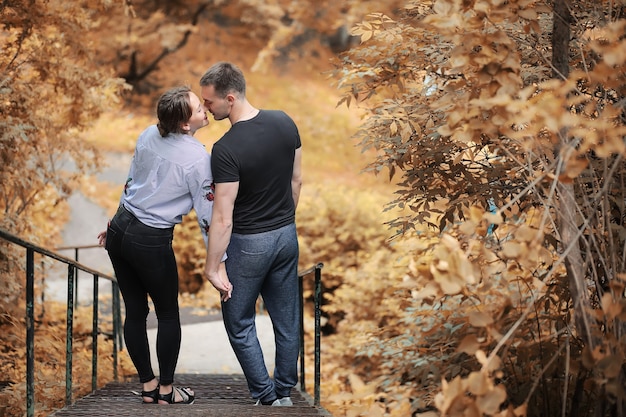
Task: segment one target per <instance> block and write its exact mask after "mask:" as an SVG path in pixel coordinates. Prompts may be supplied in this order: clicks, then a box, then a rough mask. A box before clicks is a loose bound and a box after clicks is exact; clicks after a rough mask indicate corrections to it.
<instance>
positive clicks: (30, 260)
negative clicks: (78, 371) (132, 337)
mask: <svg viewBox="0 0 626 417" xmlns="http://www.w3.org/2000/svg"><path fill="white" fill-rule="evenodd" d="M0 238H1V239H4V240H7V241H9V242H11V243H13V244H16V245H18V246H21V247H23V248H25V249H26V415H27V416H28V417H33V416H34V415H35V317H34V299H35V297H34V283H35V263H34V258H35V252H37V253H39V254H40V255H43V256H46V257H48V258H52V259H54V260H56V261H58V262H61V263H64V264H66V265H67V270H68V273H67V285H68V287H67V319H66V320H67V326H66V351H65V354H66V361H65V404H66V405H70V404H71V402H72V347H73V338H72V336H73V335H72V333H73V320H74V290H75V287H74V284H75V277H76V276H77V271H78V270H81V271H84V272H86V273H88V274H92V275H93V321H92V333H91V337H92V375H91V387H92V390H93V391H95V390H96V389H97V378H98V307H99V306H98V280H99V278H103V279H107V280H109V281H111V284H112V296H113V301H112V304H113V305H112V316H113V377H114V379H115V381H117V380H118V369H117V368H118V357H117V352H118V350H119V348H120V346H121V343H119V341H120V340H121V332H120V328H121V326H120V323H121V319H120V296H119V287H118V285H117V280H116V279H115V278H114V277H111V276H108V275H106V274H104V273H102V272H99V271H96V270H94V269H91V268H89V267H87V266H84V265H81V264H80V263H78V262H77V261H75V260H72V259H69V258H66V257H64V256H61V255H59V254H58V253H55V252H53V251H50V250H48V249H45V248H42V247H40V246H37V245H34V244H32V243H30V242H28V241H26V240H23V239H21V238H19V237H17V236H15V235H13V234H11V233H9V232H7V231H6V230H3V229H1V228H0Z"/></svg>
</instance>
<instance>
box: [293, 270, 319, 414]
mask: <svg viewBox="0 0 626 417" xmlns="http://www.w3.org/2000/svg"><path fill="white" fill-rule="evenodd" d="M323 267H324V264H323V263H318V264H316V265H314V266H312V267H311V268H309V269H307V270H305V271H302V272H298V278H299V286H300V390H302V391H303V392H307V391H306V382H305V367H304V357H305V355H304V353H305V352H304V285H303V281H304V277H305V276H306V275H309V274H311V273H312V272H315V288H314V291H313V299H314V304H315V317H314V321H315V351H314V369H315V373H314V399H313V404H314V405H315V406H316V407H319V406H320V379H321V334H322V331H321V325H320V324H321V308H320V306H321V302H322V268H323Z"/></svg>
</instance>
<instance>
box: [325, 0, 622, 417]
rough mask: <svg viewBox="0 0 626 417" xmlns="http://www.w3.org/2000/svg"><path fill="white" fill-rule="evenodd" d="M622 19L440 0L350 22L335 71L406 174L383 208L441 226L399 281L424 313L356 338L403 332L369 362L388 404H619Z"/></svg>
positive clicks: (543, 407)
mask: <svg viewBox="0 0 626 417" xmlns="http://www.w3.org/2000/svg"><path fill="white" fill-rule="evenodd" d="M624 27H626V19H625V16H624V9H623V7H622V6H619V7H618V6H615V5H614V4H613V3H611V2H584V1H581V2H567V1H554V2H552V3H551V4H546V3H544V2H542V1H534V0H514V1H506V2H503V1H498V0H476V1H471V2H461V1H455V0H438V1H435V2H424V1H409V2H407V4H406V6H405V14H404V15H403V16H402V17H401V18H398V19H392V18H390V17H389V16H387V15H385V14H383V13H379V14H371V15H370V16H369V17H368V18H367V19H366V20H365V21H363V22H361V23H359V24H357V25H356V27H355V28H354V30H353V32H352V33H353V34H355V35H359V36H360V37H361V42H362V43H361V45H360V47H357V48H354V49H353V50H351V51H349V52H348V53H346V54H345V55H344V56H343V57H342V61H341V62H340V63H339V65H338V69H337V71H336V74H335V75H336V77H337V80H338V85H339V87H340V88H341V89H343V91H344V92H345V95H344V96H343V98H342V100H341V103H344V104H347V105H358V106H360V107H362V108H363V109H365V110H367V111H368V114H369V117H368V118H367V120H366V122H365V123H364V125H363V127H362V130H361V131H360V133H359V134H358V138H360V140H361V145H362V147H363V148H364V149H375V150H377V151H378V155H379V156H378V158H377V159H376V160H375V161H373V162H372V163H371V164H370V165H369V167H368V170H371V171H373V172H377V173H378V172H382V171H388V172H389V176H390V178H392V179H396V180H397V178H399V183H398V198H397V199H396V200H395V201H393V202H391V204H390V208H401V209H403V210H405V211H408V212H409V213H410V214H408V215H406V216H401V217H398V218H397V219H395V220H393V221H391V222H389V225H390V226H391V227H392V230H394V231H395V233H396V234H397V236H398V239H400V236H405V237H406V236H411V235H413V234H414V233H413V231H417V232H419V233H421V234H422V236H423V235H424V234H428V233H429V232H430V233H432V232H436V233H438V234H439V236H440V238H439V239H437V240H436V241H434V242H433V241H428V244H425V245H417V246H414V245H413V246H411V247H412V248H414V249H413V250H414V252H413V253H412V255H413V258H414V261H412V262H410V263H408V264H407V275H406V276H405V279H404V280H403V282H402V286H401V287H400V288H398V296H399V297H405V299H406V302H407V303H408V306H407V307H406V309H405V311H404V313H403V315H402V318H401V319H400V320H401V321H402V322H403V323H415V325H408V326H407V333H406V334H400V333H399V332H398V334H389V333H385V332H383V330H382V329H381V331H380V332H379V333H378V334H377V335H378V336H379V337H386V340H385V341H384V342H381V343H379V344H378V347H377V348H375V349H373V350H372V348H369V349H364V350H363V351H362V355H367V357H370V358H378V360H380V358H384V357H385V355H386V353H387V352H388V351H397V346H407V348H406V349H407V352H406V356H405V358H406V360H402V359H400V357H397V359H395V360H391V364H392V365H393V366H392V365H391V364H389V362H388V365H387V366H386V367H385V369H394V372H393V373H390V374H384V373H376V372H371V369H377V368H376V367H375V366H374V365H372V367H369V368H367V369H369V370H370V372H368V374H367V377H368V379H369V380H370V381H372V383H373V384H376V385H377V386H378V388H379V391H380V392H383V393H385V394H386V396H385V398H387V400H386V402H385V403H384V404H383V405H382V408H383V410H384V411H385V412H387V413H389V415H401V414H394V412H396V413H397V412H398V410H404V409H405V408H404V407H405V405H406V404H407V401H408V402H409V404H410V408H411V410H412V412H416V411H424V410H429V409H430V410H434V409H436V410H438V413H439V414H441V415H446V416H457V415H459V416H460V415H468V414H467V413H470V414H471V415H494V416H495V415H498V416H500V415H501V416H513V415H515V416H518V415H533V416H534V415H581V416H582V415H596V416H600V415H622V414H623V412H624V402H623V396H622V394H621V392H622V389H621V387H622V383H621V382H620V381H621V380H622V378H623V375H622V372H621V368H622V364H623V361H624V356H623V352H624V345H623V334H624V328H623V323H622V320H623V318H624V310H623V306H624V305H626V300H624V289H625V282H626V279H625V278H624V277H625V275H624V272H625V268H626V264H625V262H626V258H625V257H624V256H623V253H624V247H625V244H626V238H625V236H626V234H624V230H625V229H624V201H625V195H624V193H625V192H626V189H625V188H624V185H623V183H624V182H623V181H624V174H625V172H626V171H625V168H626V166H625V164H624V161H623V156H624V151H625V148H624V141H623V138H624V134H625V133H626V129H625V126H624V106H623V100H624V85H625V82H624V69H625V67H626V55H625V54H624V53H623V51H624V50H625V49H624V47H625V45H624V40H623V33H624ZM570 31H571V36H570ZM570 39H571V43H570ZM407 280H409V281H407ZM407 282H411V284H412V290H411V291H404V292H403V291H402V288H406V287H407ZM433 309H434V310H435V311H436V312H437V313H436V314H437V315H438V316H439V319H438V320H439V323H440V325H441V326H442V327H440V328H438V327H437V325H433V315H432V310H433ZM426 311H429V313H428V315H427V313H426ZM426 317H428V319H426ZM426 320H427V322H428V323H429V324H428V326H426V329H425V328H424V326H423V325H420V323H425V322H426ZM452 329H454V330H453V331H451V330H452ZM410 340H414V341H418V340H422V343H420V342H415V343H418V345H415V344H412V343H411V342H410ZM444 340H447V343H444V344H441V343H437V341H444ZM418 346H419V347H418ZM411 349H419V352H420V353H419V354H416V355H414V354H410V353H409V352H410V351H411ZM435 358H438V359H437V361H436V362H435ZM429 359H430V360H429ZM434 363H437V366H436V367H433V366H432V365H433V364H434ZM424 366H426V367H427V368H426V370H425V368H424ZM442 368H443V369H442ZM434 369H439V371H440V372H439V371H437V372H435V371H434ZM429 375H430V376H429ZM433 376H435V378H432V377H433ZM401 392H403V393H408V394H407V395H406V396H403V395H399V394H398V393H401ZM393 393H396V394H398V395H396V396H393V395H392V394H393ZM390 398H393V400H390ZM554 398H560V401H554ZM468 410H469V411H468ZM472 413H474V414H472Z"/></svg>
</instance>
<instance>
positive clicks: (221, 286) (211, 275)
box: [204, 262, 233, 302]
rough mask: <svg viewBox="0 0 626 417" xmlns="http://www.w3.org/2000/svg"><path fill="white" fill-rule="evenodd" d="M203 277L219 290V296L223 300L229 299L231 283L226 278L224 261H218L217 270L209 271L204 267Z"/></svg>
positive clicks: (231, 289) (231, 291) (231, 290)
mask: <svg viewBox="0 0 626 417" xmlns="http://www.w3.org/2000/svg"><path fill="white" fill-rule="evenodd" d="M204 277H205V278H206V279H207V280H208V281H209V282H210V283H211V285H213V286H214V287H215V289H216V290H218V291H219V292H220V298H221V300H222V301H223V302H226V301H228V300H229V299H230V297H231V296H232V293H233V284H232V283H231V282H230V280H229V279H228V274H227V273H226V263H225V262H220V265H219V267H218V269H217V271H210V270H209V268H207V267H205V269H204Z"/></svg>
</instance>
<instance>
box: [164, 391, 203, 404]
mask: <svg viewBox="0 0 626 417" xmlns="http://www.w3.org/2000/svg"><path fill="white" fill-rule="evenodd" d="M174 390H176V391H178V394H180V396H181V398H182V399H183V400H182V401H176V402H175V401H174V398H175V396H174ZM195 400H196V397H195V395H194V394H192V391H191V388H177V387H172V392H170V393H169V394H159V401H165V402H166V403H168V404H193V402H194V401H195Z"/></svg>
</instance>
